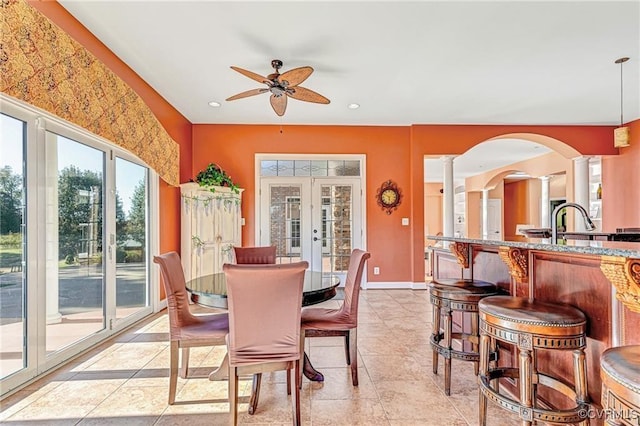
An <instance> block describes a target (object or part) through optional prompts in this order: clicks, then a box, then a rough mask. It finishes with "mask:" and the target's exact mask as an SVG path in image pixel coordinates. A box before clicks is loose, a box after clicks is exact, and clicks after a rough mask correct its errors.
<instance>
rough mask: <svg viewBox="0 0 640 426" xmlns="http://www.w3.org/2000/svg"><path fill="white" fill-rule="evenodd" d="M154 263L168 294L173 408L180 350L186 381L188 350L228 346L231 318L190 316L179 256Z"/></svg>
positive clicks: (171, 255)
mask: <svg viewBox="0 0 640 426" xmlns="http://www.w3.org/2000/svg"><path fill="white" fill-rule="evenodd" d="M153 261H154V262H155V263H157V264H158V265H160V271H161V273H162V282H163V284H164V290H165V293H166V295H167V311H168V314H169V335H170V339H171V349H170V351H171V352H170V369H169V405H172V404H173V403H174V402H175V400H176V385H177V382H178V358H179V352H180V351H179V349H181V350H182V368H181V371H180V377H182V378H183V379H186V378H187V374H188V370H189V348H193V347H199V346H223V345H226V341H225V337H226V335H227V333H228V332H229V315H228V314H227V313H220V314H207V315H193V314H192V313H191V311H190V309H189V295H188V293H187V288H186V285H185V278H184V271H183V269H182V263H181V262H180V256H179V255H178V253H176V252H175V251H171V252H168V253H165V254H161V255H159V256H154V257H153Z"/></svg>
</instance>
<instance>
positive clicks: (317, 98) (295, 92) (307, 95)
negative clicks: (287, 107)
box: [287, 86, 331, 104]
mask: <svg viewBox="0 0 640 426" xmlns="http://www.w3.org/2000/svg"><path fill="white" fill-rule="evenodd" d="M287 95H289V96H291V97H292V98H293V99H297V100H299V101H305V102H315V103H317V104H328V103H330V102H331V101H330V100H329V99H327V98H325V97H324V96H322V95H321V94H319V93H316V92H314V91H313V90H309V89H305V88H304V87H300V86H296V87H290V88H287Z"/></svg>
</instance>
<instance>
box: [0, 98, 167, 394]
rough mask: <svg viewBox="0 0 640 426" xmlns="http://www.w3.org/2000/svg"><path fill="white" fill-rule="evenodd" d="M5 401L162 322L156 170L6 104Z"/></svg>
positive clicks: (0, 366) (2, 147)
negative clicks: (154, 266) (157, 316)
mask: <svg viewBox="0 0 640 426" xmlns="http://www.w3.org/2000/svg"><path fill="white" fill-rule="evenodd" d="M2 101H3V103H2V105H1V106H2V111H0V124H1V126H0V133H1V134H0V136H1V137H0V152H2V155H1V156H0V193H1V194H2V197H1V198H0V216H1V217H0V341H2V345H1V347H0V395H2V394H5V393H6V392H8V391H10V390H12V389H14V388H16V387H18V386H20V385H21V384H22V383H24V382H26V381H28V380H30V379H32V378H34V377H37V376H38V375H40V374H42V373H43V372H45V371H47V370H49V369H50V368H52V367H54V366H56V365H58V364H60V363H62V362H64V361H65V360H67V359H69V358H70V357H73V356H75V355H76V354H78V353H79V352H81V351H83V350H85V349H87V348H90V347H91V346H93V345H95V344H97V343H98V342H100V341H101V340H104V339H106V338H107V337H109V336H111V335H113V334H114V333H115V332H117V331H118V330H121V329H123V328H124V327H126V326H127V325H129V324H131V323H133V322H134V321H136V320H138V319H140V318H142V317H143V316H145V315H148V314H150V313H151V312H152V309H153V306H152V303H151V302H152V300H154V299H153V294H152V293H153V292H152V291H151V286H150V282H151V279H150V267H149V253H150V252H151V249H150V247H154V246H155V245H152V244H151V243H152V241H151V240H152V239H151V238H150V235H151V233H150V229H152V227H151V226H150V222H151V217H152V216H151V208H150V206H151V205H152V203H150V199H151V198H152V197H151V194H152V193H154V192H156V191H157V189H156V186H157V185H156V184H155V183H154V179H152V177H155V176H154V175H153V173H152V172H151V170H150V169H149V168H148V167H147V166H146V165H144V164H143V163H142V162H141V161H140V160H138V159H136V158H135V157H133V156H132V155H131V154H129V153H127V152H124V151H123V150H120V149H118V148H116V147H115V146H112V145H110V144H108V143H106V142H105V141H103V140H99V139H98V138H96V137H95V136H93V135H90V134H89V133H87V132H85V131H83V130H82V129H78V128H76V127H72V126H70V125H68V124H67V123H64V122H61V121H59V120H57V119H56V118H55V117H47V116H43V114H42V113H41V112H36V111H33V110H32V109H31V108H30V107H29V106H27V105H23V104H21V103H18V102H14V101H11V100H6V101H5V99H4V98H3V99H2Z"/></svg>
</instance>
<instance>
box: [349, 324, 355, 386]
mask: <svg viewBox="0 0 640 426" xmlns="http://www.w3.org/2000/svg"><path fill="white" fill-rule="evenodd" d="M347 334H348V335H350V336H349V341H350V344H349V352H350V353H351V356H350V358H351V364H350V365H351V383H352V384H353V386H358V329H357V328H352V329H351V330H349V331H348V332H347Z"/></svg>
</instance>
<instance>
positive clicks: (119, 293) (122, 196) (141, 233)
mask: <svg viewBox="0 0 640 426" xmlns="http://www.w3.org/2000/svg"><path fill="white" fill-rule="evenodd" d="M147 193H148V188H147V168H146V167H142V166H140V165H138V164H134V163H131V162H129V161H126V160H123V159H121V158H116V318H117V319H121V318H125V317H127V316H129V315H131V314H133V313H135V312H137V311H139V310H140V309H141V308H144V307H146V306H149V293H148V288H149V285H148V280H147V276H148V274H147V253H148V250H147V241H148V239H147V229H148V211H149V209H148V196H147Z"/></svg>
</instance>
